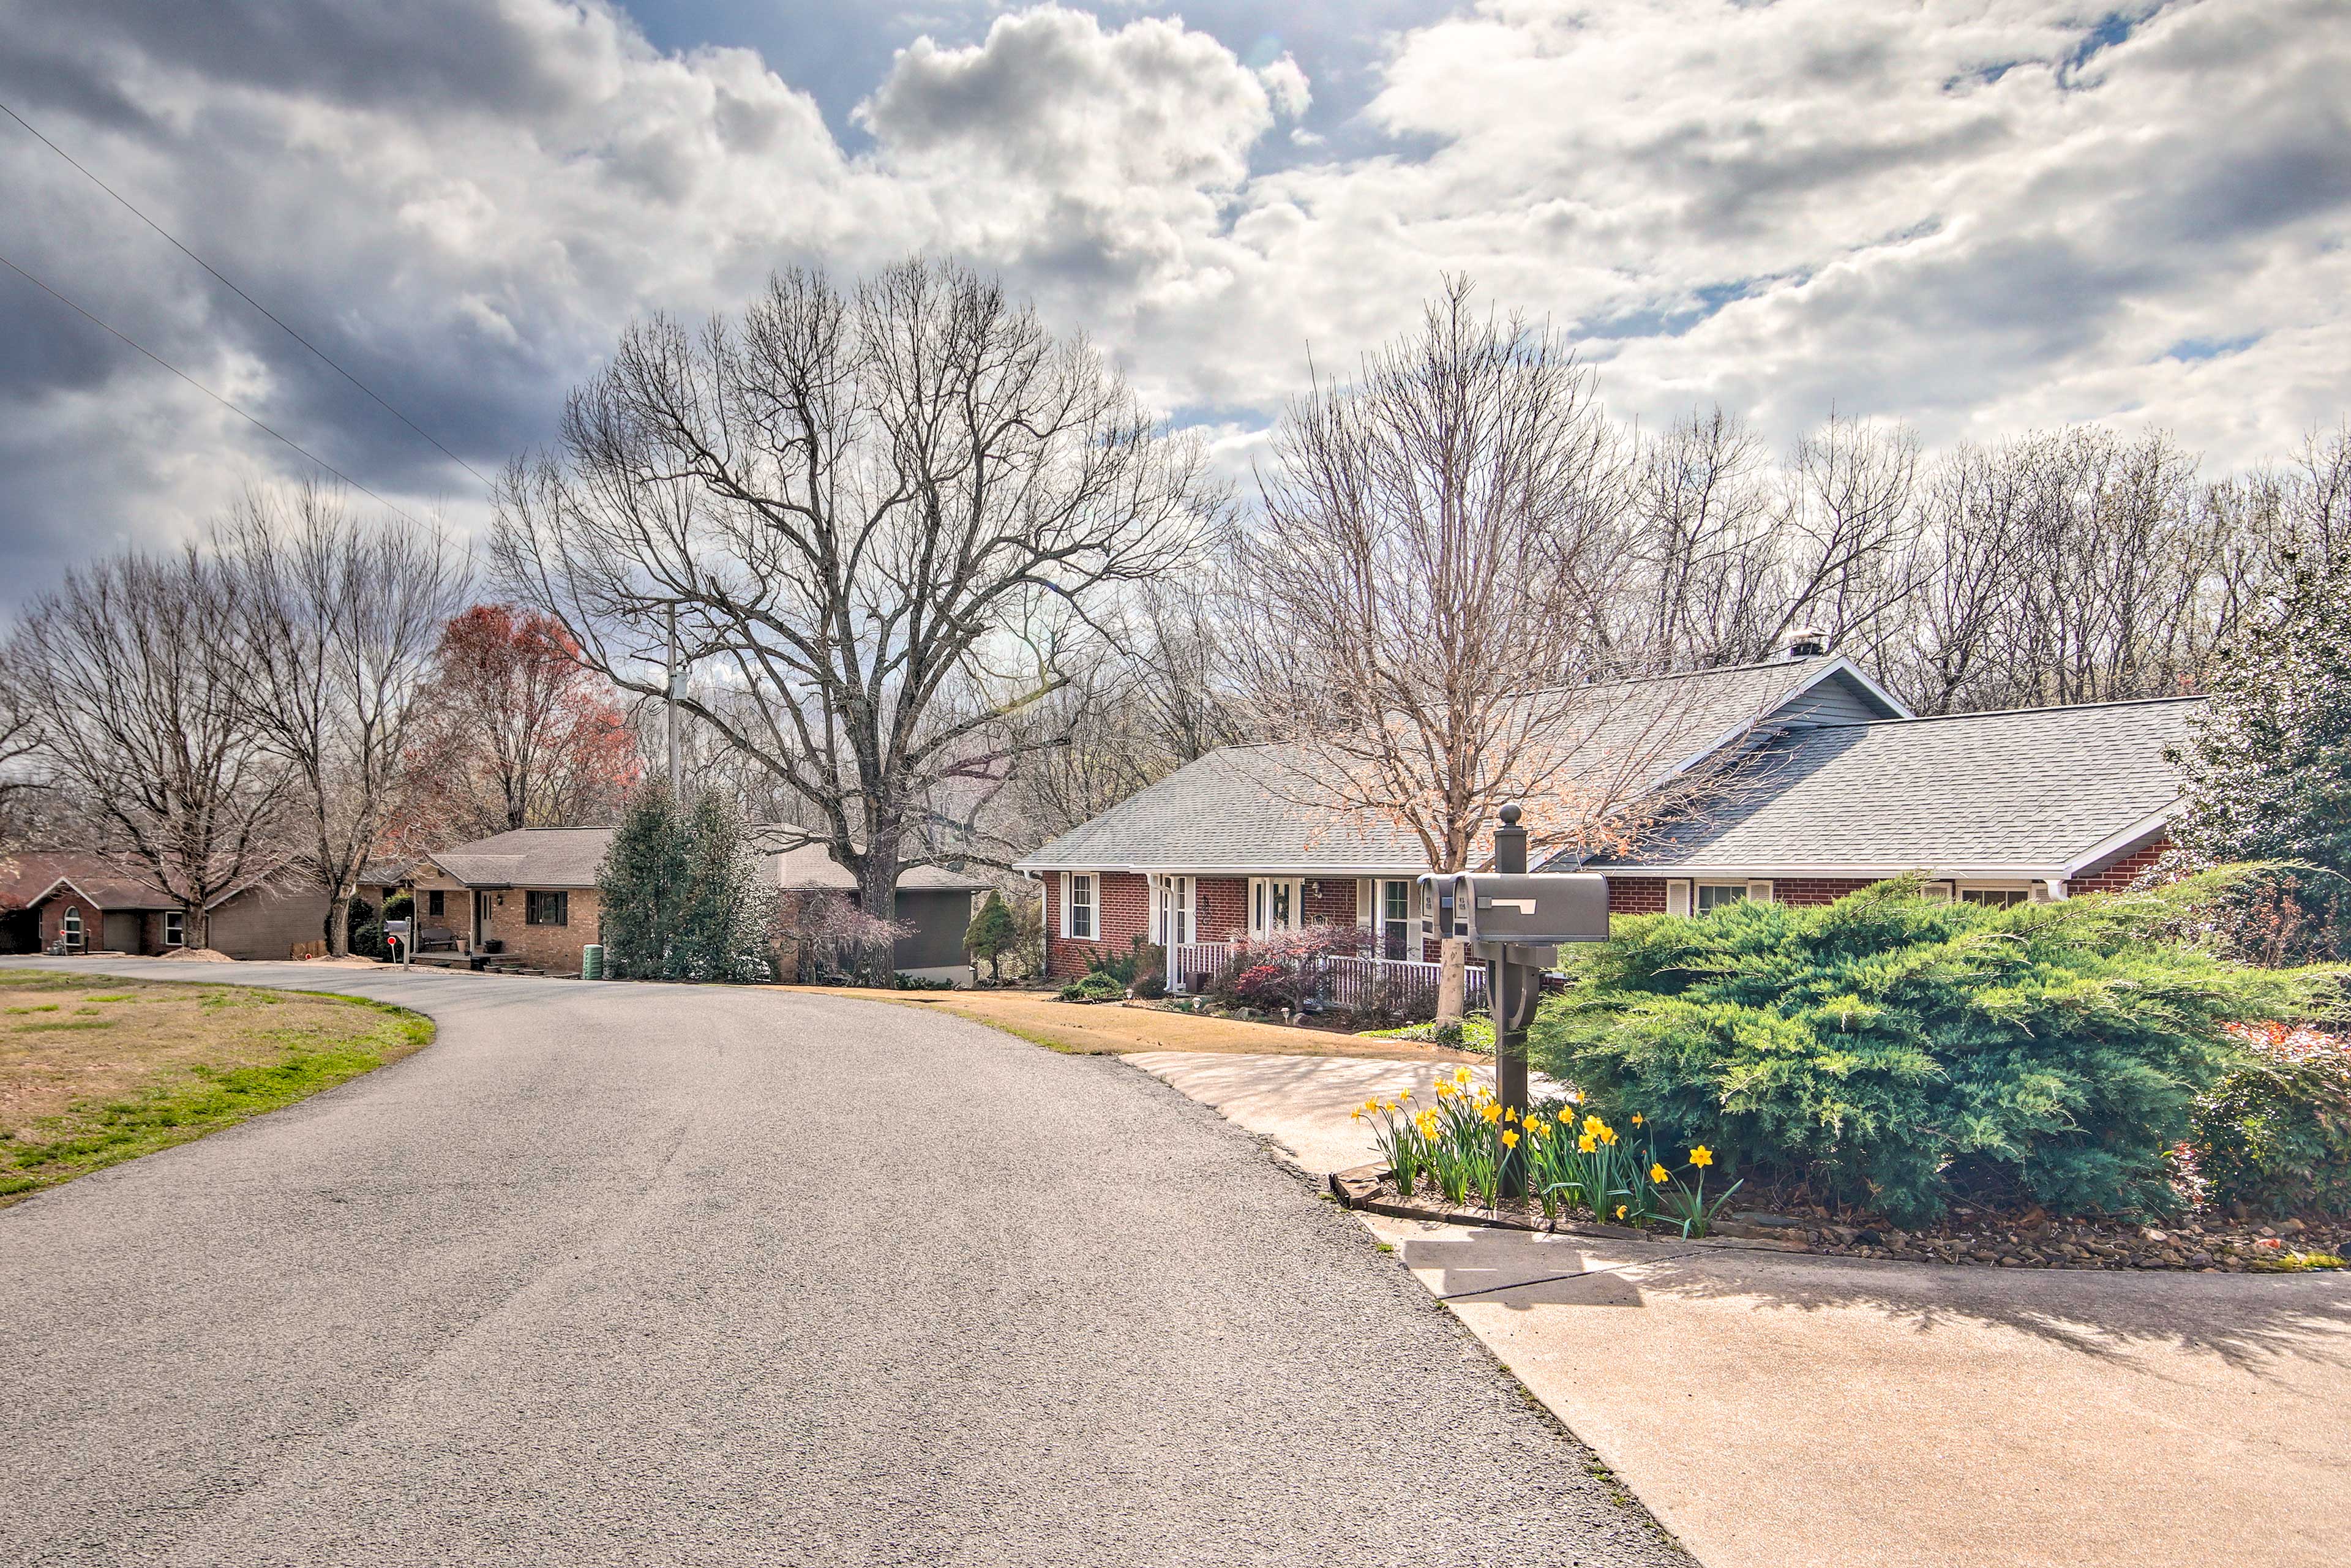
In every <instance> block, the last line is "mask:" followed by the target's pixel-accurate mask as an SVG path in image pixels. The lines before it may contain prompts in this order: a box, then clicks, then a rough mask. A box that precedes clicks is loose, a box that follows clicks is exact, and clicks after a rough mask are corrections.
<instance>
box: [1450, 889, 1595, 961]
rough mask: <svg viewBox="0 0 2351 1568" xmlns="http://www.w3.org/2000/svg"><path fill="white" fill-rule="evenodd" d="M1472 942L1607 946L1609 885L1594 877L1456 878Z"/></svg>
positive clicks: (1458, 905)
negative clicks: (1600, 944) (1599, 944)
mask: <svg viewBox="0 0 2351 1568" xmlns="http://www.w3.org/2000/svg"><path fill="white" fill-rule="evenodd" d="M1453 903H1454V909H1455V911H1456V916H1457V918H1458V920H1459V921H1460V922H1461V923H1462V924H1463V925H1467V926H1468V932H1467V935H1468V938H1469V940H1471V941H1472V942H1477V943H1493V942H1507V943H1510V944H1511V945H1512V946H1521V947H1549V946H1554V945H1556V944H1558V943H1562V942H1605V941H1606V940H1608V879H1607V878H1606V877H1604V876H1595V875H1593V873H1589V872H1527V873H1518V874H1515V875H1513V874H1510V873H1501V872H1478V873H1464V874H1462V875H1459V876H1457V877H1455V878H1453Z"/></svg>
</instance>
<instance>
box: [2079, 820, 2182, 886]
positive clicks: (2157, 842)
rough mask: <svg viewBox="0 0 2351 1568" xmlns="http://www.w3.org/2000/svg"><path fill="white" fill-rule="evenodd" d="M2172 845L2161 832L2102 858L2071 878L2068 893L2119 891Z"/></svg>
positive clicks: (2134, 879)
mask: <svg viewBox="0 0 2351 1568" xmlns="http://www.w3.org/2000/svg"><path fill="white" fill-rule="evenodd" d="M2170 848H2171V840H2170V839H2169V838H2168V837H2167V836H2165V835H2164V834H2161V833H2158V834H2157V835H2156V836H2155V837H2154V838H2153V839H2150V840H2149V841H2147V842H2146V843H2145V844H2142V845H2140V846H2139V847H2138V848H2137V849H2135V850H2133V851H2131V852H2129V853H2128V854H2121V855H2116V856H2115V857H2114V858H2113V859H2111V860H2105V861H2100V862H2098V863H2097V864H2096V865H2094V866H2090V867H2087V868H2085V870H2084V871H2083V872H2082V873H2081V874H2080V875H2079V876H2075V877H2072V878H2069V879H2068V880H2067V882H2066V883H2065V891H2066V892H2067V893H2068V894H2074V893H2120V892H2121V891H2122V890H2123V889H2124V888H2126V887H2128V886H2129V885H2130V884H2131V883H2134V882H2136V881H2137V880H2138V877H2139V873H2142V872H2144V871H2146V870H2147V868H2148V867H2149V866H2152V865H2153V864H2155V862H2157V861H2158V860H2160V859H2162V858H2163V856H2164V854H2165V852H2167V851H2168V850H2169V849H2170Z"/></svg>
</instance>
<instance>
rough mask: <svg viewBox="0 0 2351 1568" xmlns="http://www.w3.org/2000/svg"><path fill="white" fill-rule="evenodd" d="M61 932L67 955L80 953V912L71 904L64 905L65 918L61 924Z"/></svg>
mask: <svg viewBox="0 0 2351 1568" xmlns="http://www.w3.org/2000/svg"><path fill="white" fill-rule="evenodd" d="M63 931H64V934H65V942H66V951H67V952H68V953H78V952H80V951H81V911H80V910H78V909H76V908H75V907H74V906H73V905H72V904H68V905H66V917H65V920H64V923H63Z"/></svg>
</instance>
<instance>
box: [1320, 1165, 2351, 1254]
mask: <svg viewBox="0 0 2351 1568" xmlns="http://www.w3.org/2000/svg"><path fill="white" fill-rule="evenodd" d="M1331 1193H1332V1197H1336V1198H1337V1199H1338V1200H1339V1202H1340V1203H1342V1204H1343V1205H1344V1206H1346V1207H1349V1208H1360V1209H1365V1210H1368V1211H1370V1212H1372V1213H1374V1214H1387V1215H1394V1216H1396V1217H1398V1218H1409V1219H1432V1220H1437V1221H1441V1222H1443V1223H1446V1224H1451V1225H1486V1226H1497V1227H1500V1228H1507V1229H1514V1230H1545V1231H1551V1230H1555V1231H1557V1232H1559V1233H1561V1234H1563V1235H1579V1236H1607V1237H1615V1238H1639V1239H1646V1240H1652V1241H1676V1242H1678V1241H1680V1240H1681V1239H1682V1238H1681V1232H1680V1231H1679V1229H1678V1228H1672V1227H1665V1228H1657V1229H1653V1230H1647V1231H1643V1230H1636V1229H1634V1228H1629V1227H1625V1226H1620V1225H1594V1224H1593V1223H1591V1222H1589V1221H1578V1220H1573V1219H1570V1218H1562V1219H1561V1220H1560V1221H1559V1222H1558V1223H1556V1224H1553V1223H1552V1222H1549V1221H1546V1220H1545V1219H1544V1218H1543V1216H1542V1210H1541V1207H1540V1206H1538V1205H1536V1204H1535V1203H1533V1202H1531V1201H1530V1200H1528V1199H1525V1198H1504V1199H1503V1200H1502V1201H1501V1203H1500V1204H1499V1206H1498V1207H1496V1208H1494V1209H1491V1210H1489V1209H1485V1208H1480V1207H1465V1208H1456V1207H1454V1206H1452V1205H1451V1204H1448V1203H1447V1202H1446V1201H1445V1200H1444V1199H1443V1198H1442V1197H1439V1196H1437V1194H1436V1193H1434V1192H1431V1191H1427V1190H1426V1189H1424V1190H1422V1191H1420V1192H1418V1193H1416V1194H1414V1195H1412V1196H1410V1197H1407V1196H1405V1194H1403V1193H1400V1192H1398V1191H1397V1190H1396V1186H1395V1182H1394V1181H1393V1180H1391V1179H1389V1176H1388V1173H1387V1171H1386V1169H1385V1168H1384V1167H1383V1166H1376V1165H1374V1166H1357V1167H1356V1168H1355V1169H1353V1170H1351V1171H1341V1172H1339V1173H1338V1174H1337V1175H1335V1176H1332V1177H1331ZM1708 1239H1710V1240H1716V1241H1724V1242H1728V1243H1729V1244H1730V1245H1733V1246H1743V1247H1756V1248H1765V1249H1771V1250H1773V1251H1780V1252H1817V1253H1824V1254H1827V1255H1829V1256H1832V1257H1838V1258H1889V1259H1895V1260H1902V1261H1907V1262H1913V1263H1949V1264H1957V1265H1974V1266H1976V1267H1980V1268H1998V1269H2171V1270H2185V1271H2189V1272H2195V1273H2204V1274H2216V1273H2226V1274H2243V1273H2269V1272H2283V1271H2292V1270H2295V1269H2296V1268H2297V1267H2298V1266H2300V1265H2298V1263H2297V1261H2295V1260H2299V1259H2300V1258H2302V1257H2303V1256H2304V1255H2306V1254H2311V1253H2325V1254H2331V1255H2333V1256H2335V1257H2338V1258H2339V1257H2342V1256H2343V1255H2344V1254H2345V1253H2346V1251H2351V1222H2345V1221H2341V1220H2324V1219H2321V1220H2310V1221H2304V1220H2300V1219H2285V1220H2278V1221H2275V1222H2263V1221H2260V1220H2245V1221H2240V1220H2232V1219H2225V1218H2218V1217H2215V1216H2202V1217H2198V1218H2183V1219H2180V1220H2179V1221H2177V1222H2168V1223H2166V1224H2163V1225H2159V1226H2151V1225H2142V1224H2137V1223H2133V1222H2131V1221H2127V1220H2119V1219H2067V1218H2058V1217H2055V1216H2053V1215H2047V1214H2043V1212H2041V1211H2040V1210H2039V1209H2028V1210H2026V1211H2024V1212H2022V1213H2020V1214H2001V1215H1995V1214H1990V1213H1986V1212H1983V1211H1981V1210H1966V1209H1953V1210H1952V1211H1951V1213H1950V1215H1949V1216H1948V1217H1947V1218H1944V1219H1943V1220H1942V1221H1940V1222H1939V1223H1938V1224H1936V1225H1934V1226H1931V1227H1928V1228H1923V1229H1918V1230H1905V1229H1903V1228H1900V1227H1898V1226H1895V1225H1892V1224H1889V1223H1887V1222H1886V1221H1884V1220H1870V1219H1866V1218H1857V1217H1854V1216H1837V1217H1832V1216H1831V1215H1830V1214H1829V1213H1828V1212H1827V1211H1826V1210H1824V1209H1817V1208H1815V1209H1811V1210H1799V1211H1797V1212H1794V1213H1789V1214H1771V1213H1764V1212H1760V1211H1755V1210H1740V1211H1739V1212H1738V1214H1737V1218H1731V1219H1724V1220H1721V1221H1719V1222H1718V1223H1717V1224H1716V1225H1715V1227H1714V1228H1713V1230H1712V1231H1711V1232H1710V1233H1709V1235H1708Z"/></svg>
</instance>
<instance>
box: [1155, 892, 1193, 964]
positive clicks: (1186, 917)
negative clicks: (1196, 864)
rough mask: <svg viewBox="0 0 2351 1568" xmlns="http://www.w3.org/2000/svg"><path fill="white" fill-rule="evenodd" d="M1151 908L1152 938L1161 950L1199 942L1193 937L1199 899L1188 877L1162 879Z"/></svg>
mask: <svg viewBox="0 0 2351 1568" xmlns="http://www.w3.org/2000/svg"><path fill="white" fill-rule="evenodd" d="M1154 880H1155V883H1157V887H1156V890H1155V894H1154V896H1153V899H1152V905H1151V938H1152V940H1153V941H1155V942H1156V943H1158V944H1159V945H1160V946H1163V947H1180V946H1184V945H1186V943H1191V942H1196V941H1198V940H1199V937H1198V936H1197V935H1196V925H1197V917H1198V908H1197V900H1198V897H1199V893H1198V888H1197V884H1196V883H1195V882H1194V880H1193V879H1192V878H1191V877H1188V876H1162V877H1157V878H1155V879H1154Z"/></svg>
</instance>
